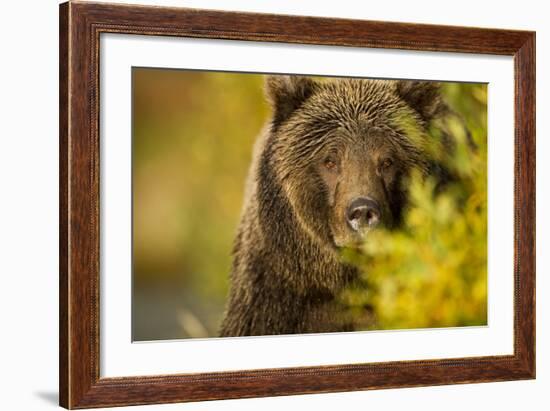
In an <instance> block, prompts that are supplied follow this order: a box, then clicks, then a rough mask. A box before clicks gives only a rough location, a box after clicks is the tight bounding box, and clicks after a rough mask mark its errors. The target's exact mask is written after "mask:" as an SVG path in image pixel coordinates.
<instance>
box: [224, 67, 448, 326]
mask: <svg viewBox="0 0 550 411" xmlns="http://www.w3.org/2000/svg"><path fill="white" fill-rule="evenodd" d="M266 94H267V98H268V100H269V102H270V104H271V107H272V118H271V120H270V122H269V123H268V125H267V126H266V128H265V130H264V132H263V133H262V134H261V135H260V136H259V138H258V140H257V142H256V144H255V147H254V153H253V159H252V164H251V168H250V171H249V175H248V179H247V183H246V189H245V195H244V204H243V211H242V215H241V220H240V224H239V226H238V231H237V235H236V238H235V241H234V248H233V256H234V259H233V265H232V271H231V275H230V291H229V297H228V302H227V306H226V312H225V315H224V319H223V321H222V325H221V330H220V336H222V337H228V336H252V335H273V334H295V333H320V332H339V331H352V330H354V329H356V324H355V321H356V319H353V318H350V317H349V316H348V315H347V314H346V312H345V310H344V309H343V307H341V306H340V305H339V303H338V299H337V296H338V294H339V293H340V292H341V291H342V290H343V289H344V288H345V287H347V286H350V285H352V284H353V283H354V282H355V281H357V279H358V277H359V275H358V274H359V273H358V272H357V270H356V268H355V267H353V266H351V265H349V264H346V263H345V262H343V261H342V259H341V249H342V248H343V247H348V246H353V245H354V244H358V243H360V242H361V241H363V240H365V238H366V236H367V233H368V230H369V229H371V227H370V226H367V225H365V227H364V229H363V228H361V230H359V229H357V230H353V229H350V224H349V218H350V217H349V215H347V214H346V213H347V210H348V209H349V204H350V203H351V202H353V200H354V199H355V198H369V199H373V200H372V201H373V202H375V203H376V204H377V207H378V209H379V210H378V211H379V212H378V214H377V219H379V220H380V224H381V225H384V226H386V227H390V228H392V227H398V226H399V223H400V219H401V215H402V213H403V210H404V208H405V207H406V204H407V190H406V187H405V184H404V182H405V180H406V177H407V175H408V174H409V173H410V172H411V170H413V169H417V170H420V172H422V173H423V174H425V175H430V174H431V175H437V177H438V178H440V179H441V180H444V179H445V178H447V177H448V176H446V172H445V170H444V168H443V167H442V166H441V165H440V164H438V163H437V161H435V160H434V159H433V158H432V156H431V155H430V152H431V151H433V149H432V150H430V147H432V148H433V147H434V145H436V144H439V145H440V147H439V149H440V150H448V149H449V147H451V146H452V141H451V140H450V138H449V137H448V135H447V134H446V133H445V132H444V130H443V131H441V132H440V133H439V135H440V138H439V139H438V140H437V141H435V140H434V138H433V137H432V135H431V134H430V130H431V129H432V128H433V127H434V124H436V123H437V119H439V118H441V117H442V116H444V115H445V114H446V113H448V108H447V106H446V105H445V104H444V102H443V100H442V98H441V96H440V91H439V84H438V83H435V82H424V81H389V80H364V79H333V80H329V81H321V80H316V79H312V78H309V77H301V76H268V77H267V79H266ZM346 219H348V220H347V221H348V223H346ZM376 222H378V220H377V221H376Z"/></svg>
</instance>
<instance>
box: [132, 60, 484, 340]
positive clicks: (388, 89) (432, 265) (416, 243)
mask: <svg viewBox="0 0 550 411" xmlns="http://www.w3.org/2000/svg"><path fill="white" fill-rule="evenodd" d="M132 93H133V95H132V107H133V111H132V118H133V120H132V121H133V124H132V127H133V136H132V180H133V181H132V183H133V194H132V196H133V197H132V202H133V217H132V222H133V290H132V334H133V340H134V341H153V340H168V339H182V338H207V337H236V336H239V337H240V336H265V335H287V334H306V333H331V332H346V331H370V330H390V329H418V328H438V327H464V326H484V325H487V85H486V84H481V83H459V82H434V81H422V80H415V79H410V80H408V79H407V80H387V79H368V78H339V77H316V76H304V75H293V74H290V75H272V74H265V75H264V74H250V73H234V72H209V71H191V70H171V69H161V68H147V67H134V68H133V69H132Z"/></svg>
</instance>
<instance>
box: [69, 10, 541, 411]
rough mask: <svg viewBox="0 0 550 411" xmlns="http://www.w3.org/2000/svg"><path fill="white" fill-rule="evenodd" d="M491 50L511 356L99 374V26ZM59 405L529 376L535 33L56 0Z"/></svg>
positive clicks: (532, 368) (148, 31) (346, 43)
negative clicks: (510, 272) (505, 97)
mask: <svg viewBox="0 0 550 411" xmlns="http://www.w3.org/2000/svg"><path fill="white" fill-rule="evenodd" d="M106 32H109V33H113V32H114V33H131V34H141V35H159V36H176V37H201V38H212V39H232V40H255V41H274V42H287V43H303V44H322V45H335V46H355V47H371V48H372V47H376V48H390V49H407V50H430V51H442V52H465V53H483V54H499V55H508V56H513V57H514V62H515V69H514V70H515V181H514V183H515V200H514V207H515V220H514V224H515V238H514V248H515V255H514V272H515V279H514V281H515V296H514V335H515V341H514V354H513V355H507V356H489V357H476V358H461V359H443V360H428V361H405V362H386V363H377V364H360V365H345V364H343V365H335V366H324V367H299V368H284V369H270V370H243V371H238V372H214V373H203V374H180V375H165V376H154V377H153V376H151V377H147V376H144V377H124V378H100V377H99V375H100V374H99V350H100V346H99V298H100V295H99V252H100V250H99V230H100V221H99V110H98V108H99V106H98V104H99V98H98V97H99V47H100V34H101V33H106ZM59 51H60V53H59V54H60V73H59V74H60V86H59V87H60V117H59V125H60V216H59V217H60V271H59V273H60V274H59V284H60V347H59V350H60V354H59V356H60V371H59V372H60V374H59V390H60V395H59V398H60V405H62V406H63V407H67V408H71V409H72V408H90V407H100V406H101V407H107V406H122V405H134V404H151V403H171V402H182V401H200V400H214V399H223V398H246V397H260V396H274V395H290V394H304V393H319V392H335V391H353V390H366V389H376V388H396V387H412V386H422V385H440V384H460V383H472V382H488V381H504V380H519V379H531V378H535V33H534V32H528V31H511V30H494V29H481V28H465V27H449V26H434V25H420V24H404V23H387V22H378V21H356V20H344V19H329V18H313V17H293V16H279V15H268V14H251V13H230V12H219V11H205V10H194V9H181V8H164V7H149V6H129V5H111V4H105V3H102V4H97V3H96V4H94V3H79V2H70V3H64V4H61V5H60V43H59Z"/></svg>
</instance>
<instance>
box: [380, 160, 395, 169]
mask: <svg viewBox="0 0 550 411" xmlns="http://www.w3.org/2000/svg"><path fill="white" fill-rule="evenodd" d="M392 165H393V161H392V159H391V158H386V159H385V160H384V161H382V168H383V169H386V168H390V167H391V166H392Z"/></svg>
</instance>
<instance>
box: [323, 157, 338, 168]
mask: <svg viewBox="0 0 550 411" xmlns="http://www.w3.org/2000/svg"><path fill="white" fill-rule="evenodd" d="M323 165H324V166H325V168H326V169H327V170H329V171H334V170H336V167H337V164H336V161H334V160H333V159H332V158H330V157H329V158H326V159H325V161H324V163H323Z"/></svg>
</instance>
